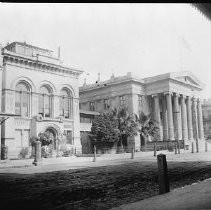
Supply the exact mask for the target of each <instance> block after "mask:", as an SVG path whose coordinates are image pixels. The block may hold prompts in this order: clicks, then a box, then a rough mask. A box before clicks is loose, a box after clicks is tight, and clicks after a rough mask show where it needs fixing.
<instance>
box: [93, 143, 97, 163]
mask: <svg viewBox="0 0 211 210" xmlns="http://www.w3.org/2000/svg"><path fill="white" fill-rule="evenodd" d="M93 162H96V146H95V145H94V159H93Z"/></svg>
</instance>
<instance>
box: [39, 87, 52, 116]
mask: <svg viewBox="0 0 211 210" xmlns="http://www.w3.org/2000/svg"><path fill="white" fill-rule="evenodd" d="M39 114H41V115H42V116H43V117H51V116H52V96H51V91H50V89H49V88H48V87H46V86H42V87H41V88H40V94H39Z"/></svg>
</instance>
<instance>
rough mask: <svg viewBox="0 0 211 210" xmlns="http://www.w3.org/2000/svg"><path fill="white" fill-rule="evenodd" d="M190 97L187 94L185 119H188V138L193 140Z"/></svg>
mask: <svg viewBox="0 0 211 210" xmlns="http://www.w3.org/2000/svg"><path fill="white" fill-rule="evenodd" d="M191 103H192V101H191V97H190V96H187V104H186V105H187V119H188V139H189V140H190V141H191V140H193V120H192V110H191Z"/></svg>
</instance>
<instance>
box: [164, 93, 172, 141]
mask: <svg viewBox="0 0 211 210" xmlns="http://www.w3.org/2000/svg"><path fill="white" fill-rule="evenodd" d="M165 94H166V100H167V116H168V133H169V140H170V141H173V140H174V124H173V113H172V100H171V93H170V92H166V93H165Z"/></svg>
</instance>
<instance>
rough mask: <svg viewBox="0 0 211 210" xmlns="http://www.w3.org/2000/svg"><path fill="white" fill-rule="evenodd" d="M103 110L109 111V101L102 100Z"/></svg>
mask: <svg viewBox="0 0 211 210" xmlns="http://www.w3.org/2000/svg"><path fill="white" fill-rule="evenodd" d="M104 109H106V110H107V109H109V99H105V100H104Z"/></svg>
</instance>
